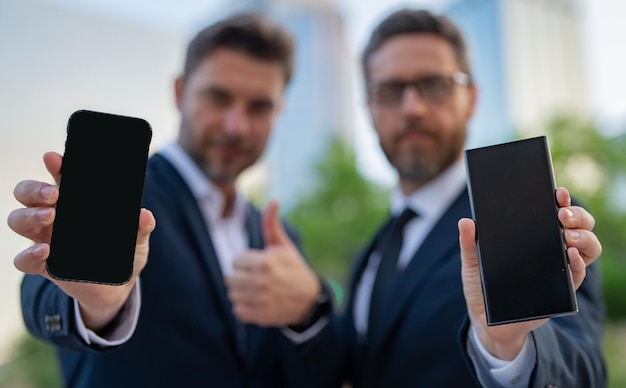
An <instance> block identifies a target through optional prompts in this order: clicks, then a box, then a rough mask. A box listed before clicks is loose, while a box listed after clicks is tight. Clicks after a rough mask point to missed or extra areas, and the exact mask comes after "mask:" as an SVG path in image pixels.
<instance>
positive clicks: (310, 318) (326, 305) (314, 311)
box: [288, 280, 332, 333]
mask: <svg viewBox="0 0 626 388" xmlns="http://www.w3.org/2000/svg"><path fill="white" fill-rule="evenodd" d="M318 287H319V292H318V293H317V296H316V297H315V299H313V301H312V303H311V304H310V305H309V306H310V307H309V308H308V310H307V311H306V312H305V314H304V315H303V316H302V318H301V319H300V321H299V322H298V323H297V324H295V325H289V326H288V327H289V329H291V330H293V331H296V332H298V333H301V332H304V331H306V330H307V329H308V328H310V327H311V326H313V325H314V324H315V322H317V321H318V320H319V319H320V318H322V317H325V316H327V315H329V314H330V313H331V312H332V294H331V293H330V289H329V288H328V286H327V285H326V284H325V283H324V282H322V281H321V280H320V281H319V282H318Z"/></svg>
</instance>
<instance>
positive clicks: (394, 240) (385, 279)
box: [367, 208, 417, 332]
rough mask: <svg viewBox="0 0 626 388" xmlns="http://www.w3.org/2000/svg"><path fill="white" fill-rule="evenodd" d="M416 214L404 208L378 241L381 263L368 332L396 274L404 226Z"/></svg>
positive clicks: (371, 301)
mask: <svg viewBox="0 0 626 388" xmlns="http://www.w3.org/2000/svg"><path fill="white" fill-rule="evenodd" d="M416 215H417V214H416V213H415V212H414V211H413V210H411V209H410V208H406V209H404V211H403V212H402V213H401V214H400V215H399V216H398V217H396V218H395V219H394V220H392V222H391V225H390V226H389V228H388V231H387V233H385V234H384V235H383V237H382V238H381V239H380V241H379V243H378V248H377V249H378V252H379V253H380V265H379V266H378V271H377V272H376V280H375V281H374V287H373V289H372V297H371V299H370V309H369V322H368V330H367V331H368V332H372V331H373V330H374V327H373V324H374V322H376V320H377V319H376V317H377V316H378V315H379V314H380V312H381V310H382V307H383V306H384V302H385V298H384V297H385V295H386V293H387V292H388V290H389V285H390V284H391V282H392V280H393V277H394V276H395V274H396V267H397V263H398V256H399V255H400V249H402V240H403V235H404V226H405V225H406V223H407V222H409V221H410V220H411V219H413V217H415V216H416Z"/></svg>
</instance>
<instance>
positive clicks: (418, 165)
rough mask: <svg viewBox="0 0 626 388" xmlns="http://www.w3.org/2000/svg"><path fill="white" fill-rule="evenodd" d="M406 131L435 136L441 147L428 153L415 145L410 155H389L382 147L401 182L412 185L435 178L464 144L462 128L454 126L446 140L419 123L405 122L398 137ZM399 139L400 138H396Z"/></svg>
mask: <svg viewBox="0 0 626 388" xmlns="http://www.w3.org/2000/svg"><path fill="white" fill-rule="evenodd" d="M407 132H421V133H425V134H430V135H431V136H433V137H434V138H436V139H437V140H438V141H439V143H440V144H443V146H442V147H439V148H438V149H437V150H436V151H435V152H431V153H428V152H426V151H424V150H421V149H420V147H415V148H414V150H413V152H412V153H411V154H410V155H408V156H407V155H406V154H405V155H404V157H400V155H396V156H394V155H391V154H390V152H389V150H385V149H383V151H384V153H385V155H386V156H387V159H388V160H389V162H390V163H391V164H392V165H393V166H394V167H395V169H396V171H397V172H398V176H399V179H400V181H401V182H406V183H411V184H412V186H416V187H419V186H422V185H424V184H426V183H428V182H430V181H431V180H433V179H435V178H436V177H437V176H438V175H439V174H440V173H441V172H442V171H444V170H445V169H446V168H448V167H450V166H451V165H452V164H454V162H455V161H456V160H457V159H458V157H459V155H460V154H461V152H462V150H463V148H464V146H465V133H466V130H465V129H464V128H456V129H455V131H454V135H453V136H452V138H450V139H449V140H448V141H447V142H444V140H442V138H441V136H440V135H439V133H438V132H437V131H433V130H431V129H430V128H425V127H424V126H422V125H420V124H419V123H411V122H409V123H407V125H405V127H404V128H402V129H401V131H400V132H399V134H398V139H400V138H401V137H402V136H404V135H405V134H406V133H407ZM398 141H401V140H398Z"/></svg>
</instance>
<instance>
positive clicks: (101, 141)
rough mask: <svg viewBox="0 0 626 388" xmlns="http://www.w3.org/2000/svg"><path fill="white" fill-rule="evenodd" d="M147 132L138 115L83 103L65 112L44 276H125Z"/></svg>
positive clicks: (111, 280)
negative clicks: (101, 109) (91, 107)
mask: <svg viewBox="0 0 626 388" xmlns="http://www.w3.org/2000/svg"><path fill="white" fill-rule="evenodd" d="M151 136H152V131H151V128H150V125H149V124H148V123H147V122H146V121H145V120H142V119H139V118H134V117H127V116H119V115H113V114H108V113H101V112H93V111H85V110H81V111H78V112H75V113H74V114H73V115H72V116H71V117H70V120H69V123H68V128H67V140H66V143H65V153H64V155H63V164H62V167H61V180H60V184H59V200H58V203H57V209H56V218H55V221H54V225H53V230H52V241H51V244H50V256H49V258H48V260H47V268H48V272H49V273H50V275H51V276H53V277H55V278H58V279H63V280H74V281H85V282H95V283H105V284H123V283H125V282H127V281H128V280H129V278H130V276H131V275H132V271H133V260H134V252H135V243H136V239H137V228H138V222H139V212H140V208H141V198H142V194H143V184H144V178H145V171H146V163H147V157H148V149H149V145H150V140H151Z"/></svg>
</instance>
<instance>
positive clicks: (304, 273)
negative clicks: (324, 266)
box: [226, 201, 321, 326]
mask: <svg viewBox="0 0 626 388" xmlns="http://www.w3.org/2000/svg"><path fill="white" fill-rule="evenodd" d="M261 222H262V230H263V238H264V240H265V249H263V250H256V249H251V250H248V251H246V252H244V253H243V254H241V255H240V256H238V257H237V258H236V259H235V261H234V271H233V273H232V275H230V276H228V277H227V278H226V286H227V288H228V298H229V299H230V301H231V303H232V305H233V313H234V314H235V316H236V317H237V318H238V319H239V320H241V321H243V322H246V323H254V324H257V325H260V326H286V325H297V324H298V323H300V322H301V321H303V320H304V319H305V318H306V317H307V314H308V313H309V311H310V310H311V308H312V307H313V305H314V303H315V300H316V299H317V297H318V295H319V294H320V292H321V286H320V282H319V280H318V278H317V276H316V275H315V273H314V272H313V270H311V268H310V267H309V266H308V264H307V263H306V261H305V260H304V258H303V257H302V255H301V254H300V252H299V251H298V248H296V246H295V245H294V243H293V242H292V241H291V239H290V238H289V236H288V235H287V233H286V232H285V229H284V228H283V226H282V224H281V222H280V220H279V217H278V203H277V202H275V201H273V202H271V203H270V204H269V205H268V206H267V208H266V209H265V211H264V212H263V217H262V221H261Z"/></svg>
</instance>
